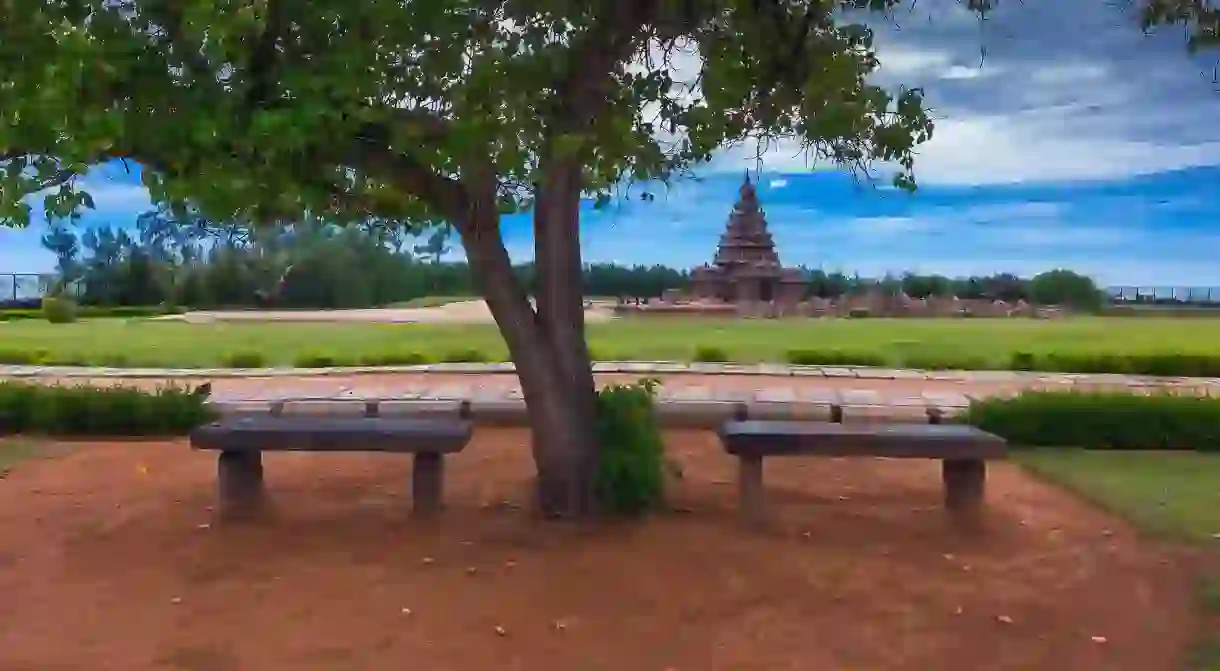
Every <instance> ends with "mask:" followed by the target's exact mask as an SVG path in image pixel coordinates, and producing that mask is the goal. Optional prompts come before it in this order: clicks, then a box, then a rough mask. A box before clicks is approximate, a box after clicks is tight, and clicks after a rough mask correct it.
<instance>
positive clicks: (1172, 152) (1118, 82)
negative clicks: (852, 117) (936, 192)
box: [711, 0, 1220, 185]
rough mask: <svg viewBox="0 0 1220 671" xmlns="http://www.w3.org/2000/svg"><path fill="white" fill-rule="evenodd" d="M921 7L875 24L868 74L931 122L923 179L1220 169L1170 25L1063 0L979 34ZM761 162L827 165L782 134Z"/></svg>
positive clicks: (1036, 0)
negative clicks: (1148, 32) (901, 93)
mask: <svg viewBox="0 0 1220 671" xmlns="http://www.w3.org/2000/svg"><path fill="white" fill-rule="evenodd" d="M929 2H930V3H931V4H928V2H921V5H923V6H925V7H927V9H926V14H927V17H928V20H927V21H921V20H920V17H919V16H916V15H913V16H911V17H907V18H903V19H902V23H903V25H902V26H901V28H900V29H894V28H893V27H887V26H884V25H882V26H878V27H877V30H878V33H877V35H878V37H877V45H878V46H877V53H878V57H879V59H880V61H881V67H880V69H879V71H878V72H877V75H876V81H877V82H878V83H880V84H882V85H885V86H897V85H900V84H901V85H910V86H920V87H922V88H923V89H924V90H925V93H926V96H927V104H928V108H929V109H930V111H931V113H932V115H933V117H934V119H935V120H936V123H937V127H936V132H935V134H934V136H933V139H932V141H931V142H929V143H927V144H925V145H923V146H921V147H919V148H918V159H917V161H916V167H915V169H916V177H917V178H918V179H919V181H920V182H921V183H925V184H962V185H977V184H1012V183H1022V182H1073V181H1092V180H1122V179H1127V178H1130V177H1133V176H1137V175H1142V174H1149V173H1155V172H1161V171H1168V170H1179V169H1185V168H1191V167H1199V166H1209V165H1220V127H1217V126H1216V125H1215V123H1214V120H1215V118H1217V116H1218V115H1220V95H1216V93H1215V91H1214V87H1212V86H1210V85H1209V84H1208V82H1207V81H1206V80H1205V79H1203V78H1200V76H1199V75H1200V71H1201V69H1200V67H1198V63H1196V62H1195V61H1192V60H1191V59H1190V58H1188V57H1187V56H1186V54H1185V50H1184V47H1183V45H1182V42H1181V39H1180V36H1178V35H1176V34H1173V35H1171V34H1169V33H1171V32H1172V31H1162V34H1161V35H1158V36H1156V37H1153V38H1148V37H1145V36H1143V35H1142V34H1141V33H1140V31H1139V29H1138V27H1137V19H1136V18H1135V17H1134V16H1133V15H1131V14H1130V13H1124V12H1123V11H1121V10H1119V9H1116V8H1115V7H1113V6H1111V3H1096V4H1094V3H1069V4H1066V5H1065V4H1064V3H1062V1H1061V0H1058V1H1057V0H1024V1H1023V2H1021V3H1008V4H1007V5H1004V6H1003V7H1002V9H1001V10H1000V12H999V14H998V15H993V16H992V17H991V20H989V21H988V23H987V26H986V29H985V30H984V29H982V28H981V27H980V26H979V24H978V23H977V22H976V21H975V20H974V19H973V17H971V16H970V15H969V13H968V12H961V11H955V9H954V2H953V0H929ZM1103 5H1104V6H1103ZM984 49H985V51H986V58H985V59H983V60H982V61H980V56H981V55H982V53H981V52H982V51H983V50H984ZM1208 72H1209V73H1210V69H1208ZM754 154H755V147H754V146H753V144H750V145H749V146H746V147H737V148H732V149H728V150H725V151H722V152H721V153H720V154H719V155H718V156H717V157H716V160H715V161H714V162H713V165H712V166H711V170H712V171H719V170H727V171H732V170H738V169H740V167H741V166H742V165H747V166H751V167H753V166H755V165H757V162H756V161H755V160H754ZM762 166H763V167H764V168H766V169H768V170H775V171H779V172H786V171H807V170H810V169H822V168H828V167H831V166H826V165H814V164H813V163H812V162H811V160H810V157H809V156H807V155H805V154H803V153H801V152H800V148H799V144H797V143H793V142H786V143H779V144H778V145H776V146H775V147H773V148H772V149H771V150H770V151H768V152H766V153H765V154H764V161H763V163H762Z"/></svg>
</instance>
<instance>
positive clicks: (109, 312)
mask: <svg viewBox="0 0 1220 671" xmlns="http://www.w3.org/2000/svg"><path fill="white" fill-rule="evenodd" d="M43 302H44V304H45V303H46V301H45V300H44V301H43ZM44 308H45V305H44ZM181 313H182V310H181V309H179V308H176V307H172V306H171V307H163V306H159V305H152V306H144V305H119V306H115V307H102V306H98V305H78V306H77V307H76V317H77V318H78V319H105V318H109V317H114V318H125V319H135V318H140V317H159V316H161V315H167V314H181ZM25 319H40V320H41V319H46V313H44V312H43V309H36V308H9V309H7V310H0V322H3V321H21V320H25Z"/></svg>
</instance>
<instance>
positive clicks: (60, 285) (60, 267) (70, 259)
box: [41, 225, 83, 293]
mask: <svg viewBox="0 0 1220 671" xmlns="http://www.w3.org/2000/svg"><path fill="white" fill-rule="evenodd" d="M41 242H42V247H43V249H45V250H47V251H48V252H51V253H52V254H54V255H55V270H56V272H57V274H58V278H56V280H55V282H54V283H53V285H52V287H51V291H52V293H59V292H60V291H63V290H64V289H65V288H67V287H69V286H71V285H72V283H73V282H76V281H77V280H78V279H80V276H81V273H82V271H83V268H82V267H81V262H80V241H79V240H78V239H77V237H76V234H74V233H73V232H72V231H71V230H70V229H68V228H66V227H64V226H58V225H57V226H52V227H51V230H49V231H47V232H46V233H45V234H44V235H43V236H42V239H41Z"/></svg>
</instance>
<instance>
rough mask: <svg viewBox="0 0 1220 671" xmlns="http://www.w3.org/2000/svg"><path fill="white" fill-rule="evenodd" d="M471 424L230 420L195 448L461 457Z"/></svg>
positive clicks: (194, 438)
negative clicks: (459, 454) (416, 453)
mask: <svg viewBox="0 0 1220 671" xmlns="http://www.w3.org/2000/svg"><path fill="white" fill-rule="evenodd" d="M471 435H472V427H471V423H470V422H469V421H454V420H443V419H419V418H408V417H270V416H246V417H229V418H225V419H221V420H219V421H216V422H212V423H210V424H205V425H203V426H200V427H198V428H196V429H195V430H194V431H192V432H191V447H193V448H195V449H198V450H222V451H226V452H247V451H249V452H264V451H281V450H292V451H302V452H312V451H319V452H404V453H412V452H434V453H443V454H450V453H454V452H460V451H462V449H463V448H465V447H466V444H467V443H469V442H470V437H471Z"/></svg>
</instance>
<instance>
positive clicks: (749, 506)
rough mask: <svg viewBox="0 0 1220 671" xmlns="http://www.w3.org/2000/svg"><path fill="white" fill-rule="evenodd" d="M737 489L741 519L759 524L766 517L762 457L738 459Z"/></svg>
mask: <svg viewBox="0 0 1220 671" xmlns="http://www.w3.org/2000/svg"><path fill="white" fill-rule="evenodd" d="M737 489H738V491H737V496H738V501H739V505H740V506H741V514H742V517H744V518H745V520H746V522H748V523H750V524H759V523H761V522H762V521H763V519H764V518H765V516H766V510H765V505H764V504H763V460H762V457H759V456H743V457H741V458H740V459H739V465H738V473H737Z"/></svg>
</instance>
